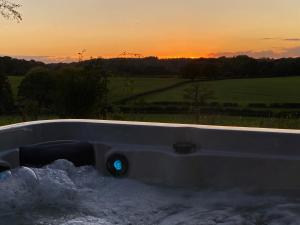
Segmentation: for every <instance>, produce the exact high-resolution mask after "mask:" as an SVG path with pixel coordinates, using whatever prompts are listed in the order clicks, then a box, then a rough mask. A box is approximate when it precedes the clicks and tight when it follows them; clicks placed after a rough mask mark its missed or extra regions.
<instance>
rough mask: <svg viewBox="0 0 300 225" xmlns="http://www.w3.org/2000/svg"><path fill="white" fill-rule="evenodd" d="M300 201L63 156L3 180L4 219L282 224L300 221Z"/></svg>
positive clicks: (90, 224) (107, 224)
mask: <svg viewBox="0 0 300 225" xmlns="http://www.w3.org/2000/svg"><path fill="white" fill-rule="evenodd" d="M299 221H300V201H299V199H297V198H294V199H291V198H288V197H280V196H265V195H250V194H244V193H242V192H240V191H238V190H227V191H213V190H195V189H194V190H191V189H182V188H170V187H161V186H155V185H148V184H144V183H141V182H138V181H134V180H129V179H115V178H111V177H104V176H102V175H101V174H99V172H97V171H96V170H95V169H94V168H92V167H81V168H75V167H74V165H73V164H72V163H70V162H68V161H65V160H58V161H56V162H54V163H53V164H51V165H48V166H46V167H44V168H40V169H33V168H26V167H22V168H19V169H15V170H13V171H11V175H10V176H8V177H5V179H3V180H1V181H0V224H3V225H4V224H5V225H6V224H22V225H27V224H28V225H32V224H37V225H39V224H40V225H42V224H43V225H52V224H53V225H57V224H62V225H79V224H85V225H96V224H97V225H99V224H100V225H112V224H133V225H135V224H137V225H139V224H146V225H148V224H149V225H150V224H168V225H172V224H174V225H175V224H177V225H179V224H191V225H195V224H197V225H202V224H203V225H215V224H222V225H264V224H268V225H279V224H290V225H293V224H295V225H296V224H299Z"/></svg>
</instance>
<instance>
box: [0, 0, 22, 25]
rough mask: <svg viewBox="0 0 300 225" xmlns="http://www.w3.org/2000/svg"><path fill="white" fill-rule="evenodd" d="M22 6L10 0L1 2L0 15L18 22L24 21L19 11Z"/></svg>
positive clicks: (1, 0) (0, 0)
mask: <svg viewBox="0 0 300 225" xmlns="http://www.w3.org/2000/svg"><path fill="white" fill-rule="evenodd" d="M20 7H21V5H20V4H17V3H14V2H12V1H8V0H0V15H2V16H3V17H4V18H6V19H14V20H16V21H18V22H20V21H21V20H22V16H21V14H20V13H19V11H18V8H20Z"/></svg>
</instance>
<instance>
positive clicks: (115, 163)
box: [114, 160, 123, 171]
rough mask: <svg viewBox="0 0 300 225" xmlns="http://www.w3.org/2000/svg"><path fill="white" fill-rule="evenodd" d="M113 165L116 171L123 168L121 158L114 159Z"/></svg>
mask: <svg viewBox="0 0 300 225" xmlns="http://www.w3.org/2000/svg"><path fill="white" fill-rule="evenodd" d="M114 167H115V169H116V170H117V171H121V170H122V169H123V165H122V162H121V160H116V161H115V162H114Z"/></svg>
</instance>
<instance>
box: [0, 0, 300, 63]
mask: <svg viewBox="0 0 300 225" xmlns="http://www.w3.org/2000/svg"><path fill="white" fill-rule="evenodd" d="M19 2H20V3H21V4H22V5H23V6H22V8H21V9H20V11H21V13H22V15H23V21H22V22H21V23H16V22H14V21H7V20H5V19H3V18H0V55H10V56H14V57H20V58H26V59H30V58H34V59H38V60H43V61H46V62H49V61H72V60H77V58H78V57H77V53H78V52H80V51H81V50H82V49H86V50H87V51H86V53H85V54H84V55H85V57H86V58H89V57H91V56H92V57H118V56H119V55H120V54H121V53H122V52H124V51H127V52H132V53H139V54H142V55H143V56H150V55H151V56H158V57H218V56H222V55H226V56H231V55H238V54H248V55H250V56H254V57H274V58H278V57H295V56H300V1H299V0H151V1H149V0H19Z"/></svg>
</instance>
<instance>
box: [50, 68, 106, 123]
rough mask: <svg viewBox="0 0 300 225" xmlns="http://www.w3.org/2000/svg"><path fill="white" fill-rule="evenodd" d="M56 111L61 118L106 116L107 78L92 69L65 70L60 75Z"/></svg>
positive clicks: (102, 73)
mask: <svg viewBox="0 0 300 225" xmlns="http://www.w3.org/2000/svg"><path fill="white" fill-rule="evenodd" d="M57 79H58V82H57V84H58V86H57V93H56V109H57V112H58V114H59V115H60V116H61V117H72V118H84V117H96V116H99V114H105V112H104V111H105V109H106V108H107V101H106V96H107V77H106V75H105V73H104V72H101V71H100V70H97V71H96V70H93V69H92V68H85V69H84V68H75V67H68V68H63V69H62V70H61V71H59V74H58V77H57Z"/></svg>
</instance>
